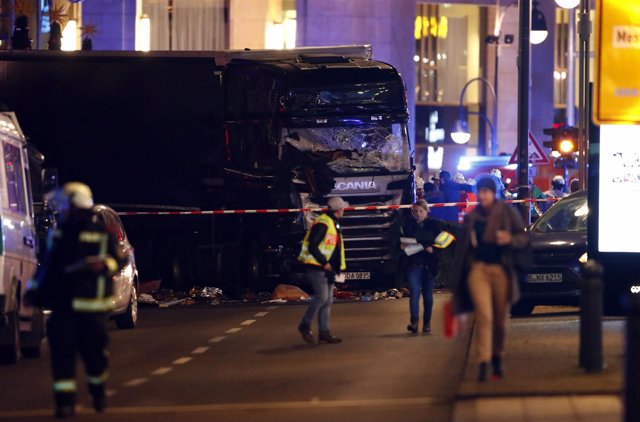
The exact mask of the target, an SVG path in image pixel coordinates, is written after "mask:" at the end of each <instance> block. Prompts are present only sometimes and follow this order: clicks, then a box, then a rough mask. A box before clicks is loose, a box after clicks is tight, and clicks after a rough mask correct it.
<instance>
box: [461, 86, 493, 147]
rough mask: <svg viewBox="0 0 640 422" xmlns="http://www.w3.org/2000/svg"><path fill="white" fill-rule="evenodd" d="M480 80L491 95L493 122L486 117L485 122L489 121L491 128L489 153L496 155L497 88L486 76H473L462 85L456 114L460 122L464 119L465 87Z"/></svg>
mask: <svg viewBox="0 0 640 422" xmlns="http://www.w3.org/2000/svg"><path fill="white" fill-rule="evenodd" d="M476 81H478V82H482V83H484V84H485V85H486V86H487V87H488V88H489V92H490V93H491V97H492V98H493V124H491V123H490V122H489V119H486V116H485V119H486V122H487V123H489V127H490V128H491V155H498V154H497V150H498V138H497V136H498V134H497V129H498V124H497V119H498V94H497V92H498V91H497V90H496V89H495V88H494V86H493V85H492V84H491V82H490V81H489V80H488V79H486V78H481V77H479V78H473V79H471V80H470V81H468V82H467V83H466V84H465V85H464V87H463V88H462V92H460V106H459V109H458V115H459V119H460V121H461V122H462V121H463V120H464V96H465V94H466V93H467V89H468V88H469V85H471V84H472V83H474V82H476ZM467 114H477V113H474V112H469V111H468V112H467ZM494 147H495V151H494Z"/></svg>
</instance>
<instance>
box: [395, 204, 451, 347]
mask: <svg viewBox="0 0 640 422" xmlns="http://www.w3.org/2000/svg"><path fill="white" fill-rule="evenodd" d="M412 213H413V219H412V220H410V221H408V222H407V224H405V227H403V238H402V239H401V243H400V248H401V249H402V250H403V251H405V252H406V253H407V255H408V257H407V267H406V278H407V280H408V282H409V290H410V291H411V299H410V301H409V310H410V314H411V319H410V323H409V325H408V326H407V330H409V331H410V332H411V333H414V334H415V333H417V332H418V321H419V320H420V296H422V301H423V303H424V316H423V318H422V321H423V326H422V332H423V333H425V334H428V333H430V332H431V311H432V309H433V286H434V283H435V279H436V275H437V274H438V256H437V254H436V253H435V249H434V247H436V244H437V243H438V241H439V240H440V239H439V235H440V234H441V233H442V231H443V229H444V228H445V226H446V225H447V223H445V222H443V221H439V220H434V219H432V218H429V206H428V205H427V201H425V200H424V199H420V200H418V202H416V203H415V204H414V205H413V207H412ZM446 235H449V236H451V235H450V234H449V233H446ZM440 237H442V236H440ZM409 239H411V241H412V242H417V243H404V242H402V240H405V241H407V240H409ZM414 239H415V240H414ZM451 239H453V236H451ZM445 242H446V239H445ZM439 246H440V247H443V245H442V244H440V245H439Z"/></svg>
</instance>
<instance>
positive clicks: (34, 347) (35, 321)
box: [21, 310, 44, 358]
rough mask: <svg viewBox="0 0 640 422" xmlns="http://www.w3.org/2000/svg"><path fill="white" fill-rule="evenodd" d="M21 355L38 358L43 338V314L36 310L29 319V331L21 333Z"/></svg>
mask: <svg viewBox="0 0 640 422" xmlns="http://www.w3.org/2000/svg"><path fill="white" fill-rule="evenodd" d="M21 335H22V337H21V345H22V356H23V357H25V358H39V357H40V355H41V350H42V347H41V345H42V339H43V338H44V314H43V313H42V311H40V310H38V311H36V312H35V313H34V315H33V317H32V320H31V331H30V332H28V333H24V332H23V333H21Z"/></svg>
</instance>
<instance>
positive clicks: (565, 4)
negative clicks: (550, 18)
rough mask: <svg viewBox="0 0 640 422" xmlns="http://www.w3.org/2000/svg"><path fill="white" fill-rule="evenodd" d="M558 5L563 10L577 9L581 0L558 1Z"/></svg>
mask: <svg viewBox="0 0 640 422" xmlns="http://www.w3.org/2000/svg"><path fill="white" fill-rule="evenodd" d="M556 4H557V5H558V7H562V8H563V9H575V8H576V7H578V5H579V4H580V0H556Z"/></svg>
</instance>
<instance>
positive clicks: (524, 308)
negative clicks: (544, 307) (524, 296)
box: [511, 302, 536, 317]
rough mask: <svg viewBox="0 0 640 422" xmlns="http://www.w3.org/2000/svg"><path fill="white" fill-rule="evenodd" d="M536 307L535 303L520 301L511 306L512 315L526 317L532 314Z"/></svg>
mask: <svg viewBox="0 0 640 422" xmlns="http://www.w3.org/2000/svg"><path fill="white" fill-rule="evenodd" d="M535 307H536V305H534V304H533V303H529V302H518V303H516V304H514V305H513V306H511V316H512V317H525V316H529V315H531V313H532V312H533V309H534V308H535Z"/></svg>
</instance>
